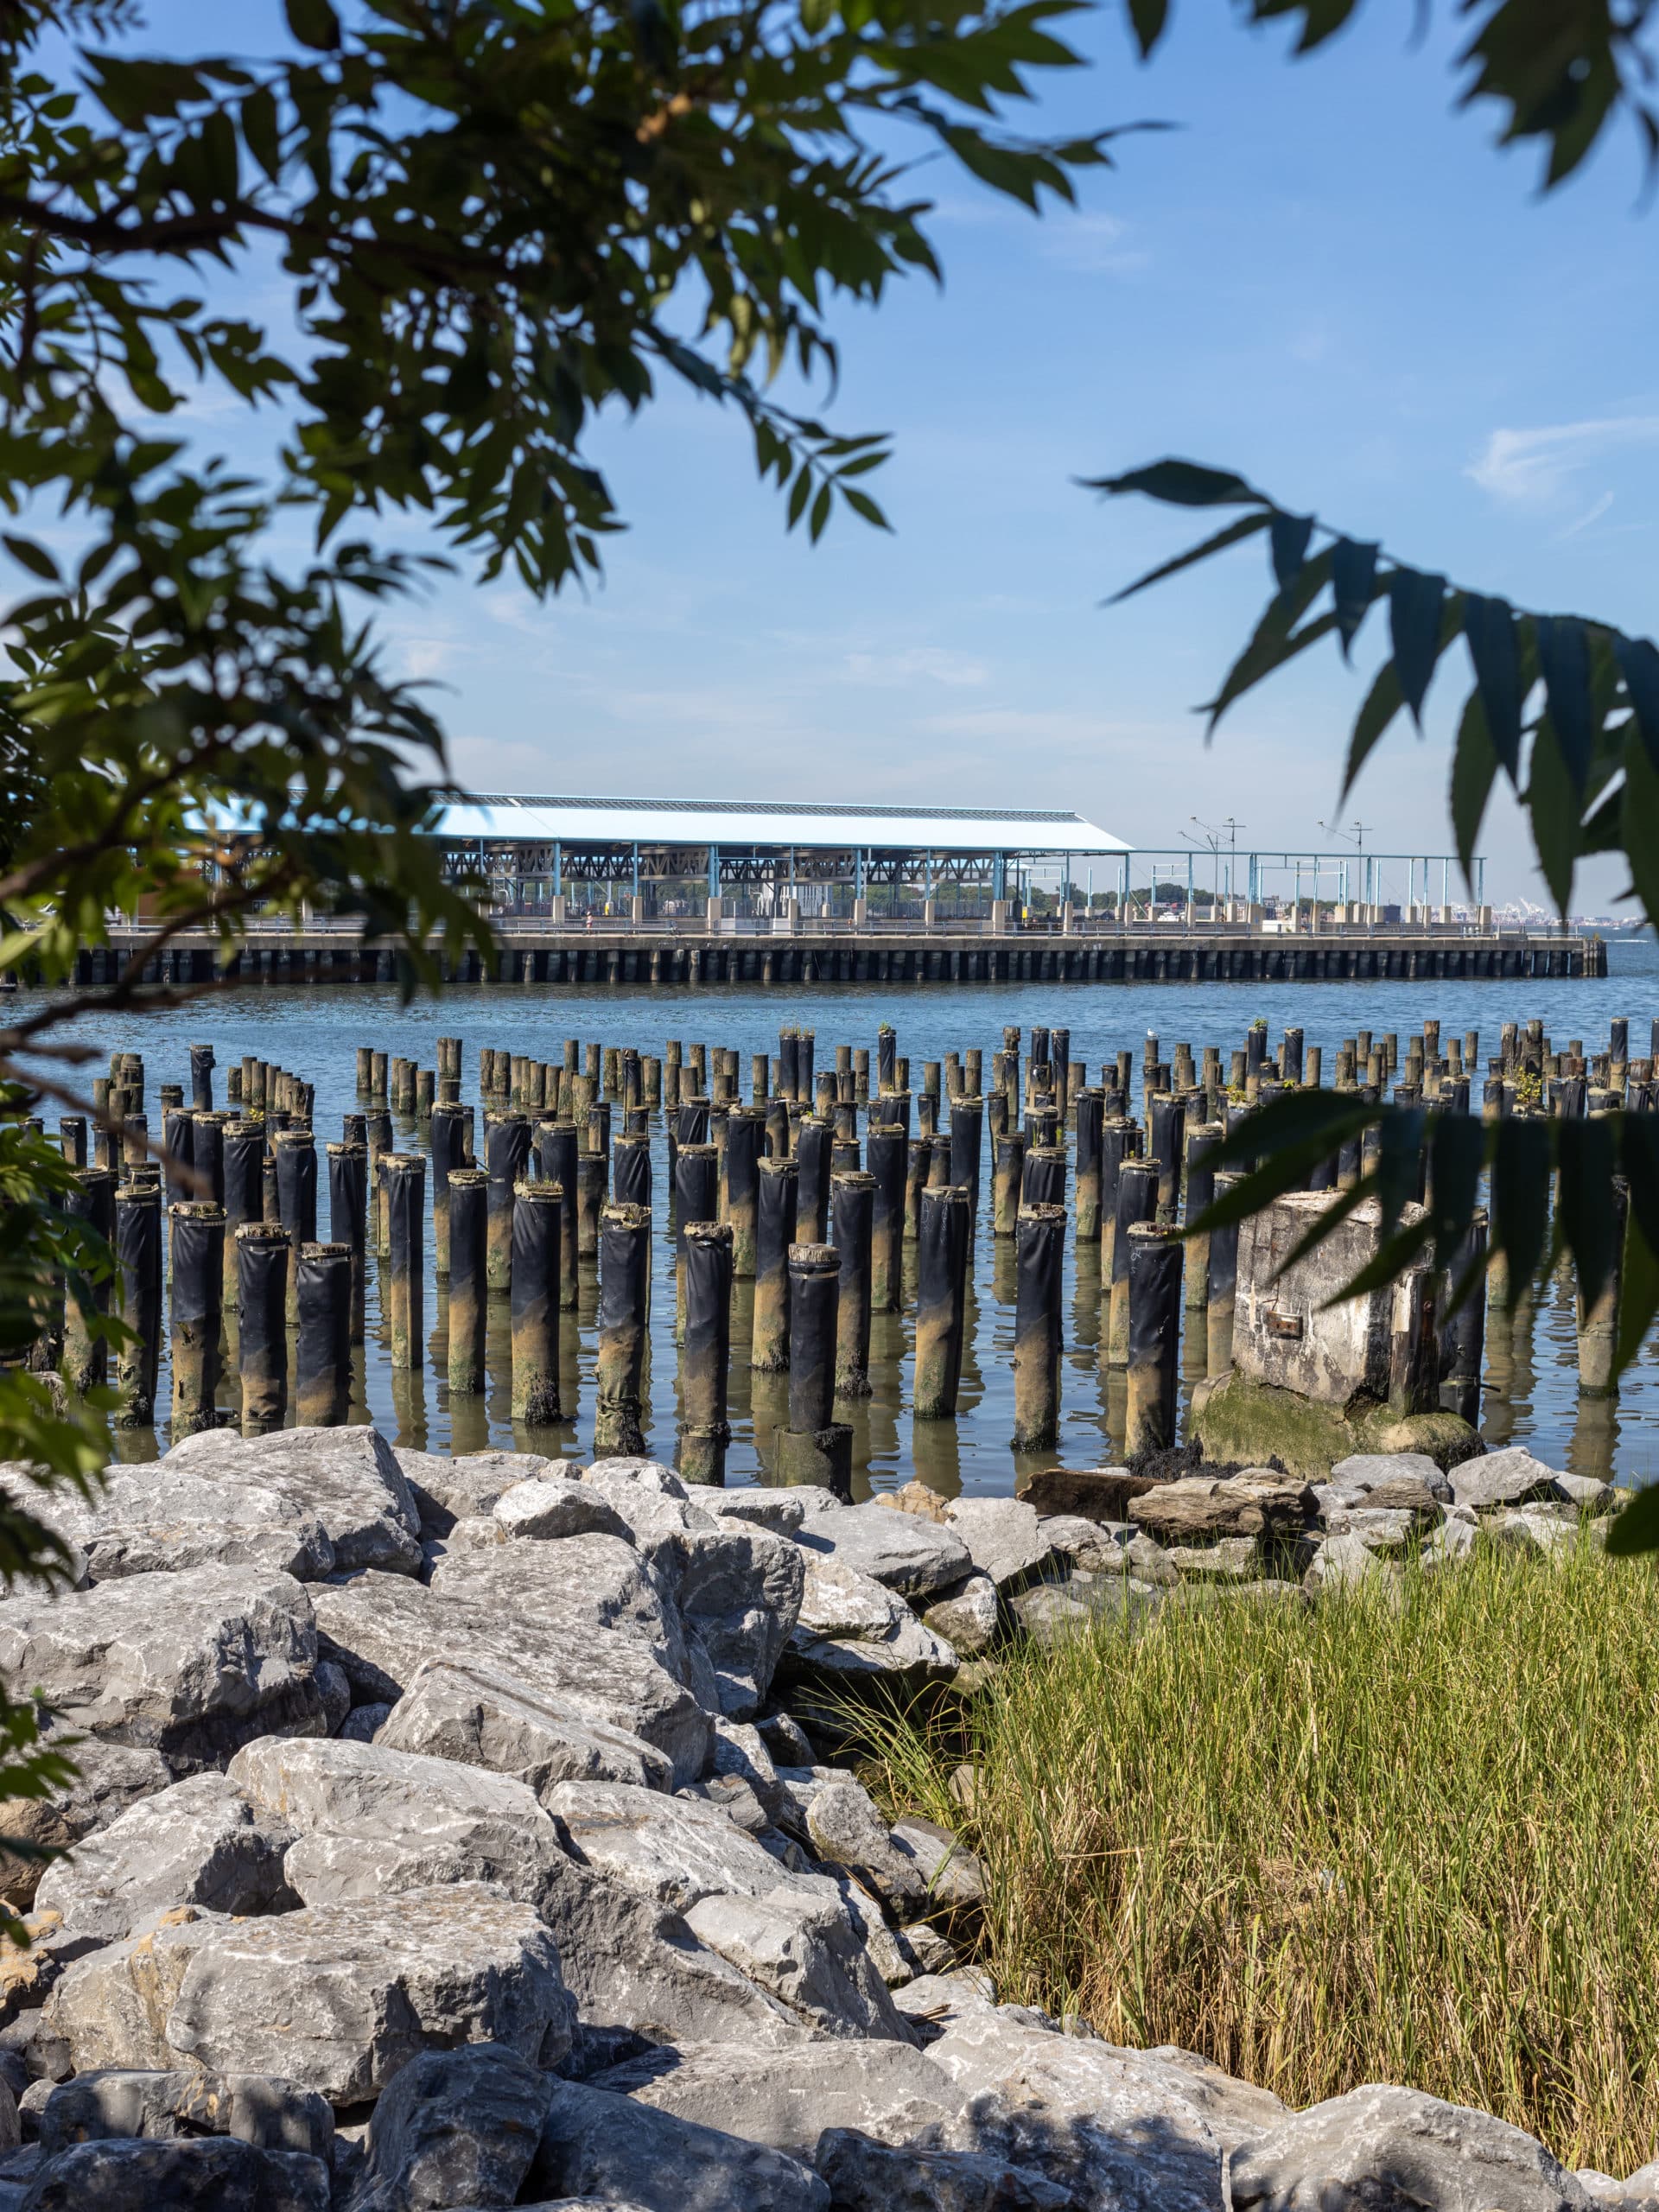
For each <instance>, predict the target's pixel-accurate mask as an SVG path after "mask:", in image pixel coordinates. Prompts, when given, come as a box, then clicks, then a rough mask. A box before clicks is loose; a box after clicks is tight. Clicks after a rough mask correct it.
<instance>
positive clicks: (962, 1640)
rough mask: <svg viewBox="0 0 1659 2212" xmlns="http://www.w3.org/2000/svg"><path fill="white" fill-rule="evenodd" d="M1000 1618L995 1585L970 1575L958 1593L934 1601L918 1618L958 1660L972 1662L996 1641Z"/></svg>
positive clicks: (951, 1592) (984, 1577)
mask: <svg viewBox="0 0 1659 2212" xmlns="http://www.w3.org/2000/svg"><path fill="white" fill-rule="evenodd" d="M1000 1618H1001V1615H1000V1611H999V1608H998V1605H997V1597H996V1585H995V1582H993V1581H992V1580H991V1578H990V1576H989V1575H988V1574H981V1573H973V1574H970V1575H969V1577H968V1580H966V1581H965V1582H964V1583H963V1586H962V1587H961V1588H960V1589H959V1590H952V1591H950V1592H947V1593H946V1595H945V1596H944V1597H943V1598H936V1599H934V1600H933V1603H932V1604H931V1605H929V1606H928V1607H927V1609H926V1610H925V1612H924V1613H923V1615H922V1625H923V1626H924V1627H925V1628H928V1629H931V1630H932V1632H933V1634H934V1635H935V1636H938V1637H943V1638H944V1641H945V1643H948V1644H949V1645H950V1649H952V1650H953V1651H954V1652H955V1653H956V1654H957V1656H958V1657H959V1658H963V1659H972V1658H974V1657H976V1656H977V1654H979V1653H980V1652H982V1651H988V1650H989V1649H990V1648H991V1646H992V1644H994V1643H995V1641H996V1630H997V1624H998V1621H999V1619H1000Z"/></svg>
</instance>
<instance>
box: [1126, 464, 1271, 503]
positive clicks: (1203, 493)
mask: <svg viewBox="0 0 1659 2212" xmlns="http://www.w3.org/2000/svg"><path fill="white" fill-rule="evenodd" d="M1087 488H1088V489H1089V490H1090V491H1091V492H1102V493H1108V494H1109V495H1111V496H1112V497H1114V498H1116V497H1118V496H1121V495H1122V493H1126V492H1142V493H1145V494H1146V496H1147V499H1161V500H1162V501H1163V503H1164V505H1166V507H1236V506H1239V505H1243V504H1244V503H1245V502H1247V501H1248V502H1249V504H1250V505H1252V506H1259V507H1266V506H1269V505H1271V504H1272V503H1271V501H1269V500H1267V499H1263V498H1262V494H1261V493H1259V492H1255V491H1252V490H1251V488H1250V486H1249V485H1248V484H1247V483H1246V482H1245V481H1244V479H1243V477H1242V476H1234V475H1232V474H1230V472H1229V471H1228V470H1226V469H1224V468H1204V467H1200V466H1199V465H1198V462H1197V461H1154V462H1153V464H1152V466H1151V467H1149V468H1134V469H1131V470H1130V471H1129V473H1128V475H1127V476H1096V477H1090V479H1089V480H1087Z"/></svg>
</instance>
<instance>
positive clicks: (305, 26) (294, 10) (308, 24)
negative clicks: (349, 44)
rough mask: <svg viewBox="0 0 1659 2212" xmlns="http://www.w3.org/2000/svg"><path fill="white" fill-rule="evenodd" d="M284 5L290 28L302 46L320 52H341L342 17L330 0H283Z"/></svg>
mask: <svg viewBox="0 0 1659 2212" xmlns="http://www.w3.org/2000/svg"><path fill="white" fill-rule="evenodd" d="M283 7H284V10H285V12H286V14H287V16H288V28H289V30H290V31H292V32H293V34H294V35H295V37H296V39H297V40H298V41H299V42H300V44H301V45H302V46H307V47H309V48H311V49H312V51H313V52H314V53H318V54H335V53H338V52H339V50H340V17H339V16H337V15H336V14H335V13H334V10H333V8H331V7H330V6H329V4H328V0H283Z"/></svg>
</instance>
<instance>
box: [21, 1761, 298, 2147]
mask: <svg viewBox="0 0 1659 2212" xmlns="http://www.w3.org/2000/svg"><path fill="white" fill-rule="evenodd" d="M269 1740H270V1741H271V1742H280V1741H281V1740H282V1739H281V1738H270V1739H269ZM293 1840H294V1832H293V1830H292V1829H291V1828H290V1827H288V1826H287V1825H286V1824H285V1823H284V1822H283V1821H282V1820H280V1819H262V1818H260V1816H259V1815H257V1813H256V1812H255V1811H254V1808H252V1807H251V1805H250V1804H249V1803H248V1802H247V1800H246V1798H245V1797H244V1796H243V1795H242V1793H241V1792H240V1790H238V1789H237V1788H236V1786H235V1784H234V1783H231V1782H228V1781H226V1778H225V1777H224V1776H223V1775H219V1774H198V1775H193V1776H191V1777H190V1778H189V1779H188V1781H185V1782H180V1783H175V1784H174V1785H173V1787H172V1788H171V1789H164V1790H162V1793H161V1794H160V1796H156V1797H146V1798H145V1799H143V1801H142V1802H140V1803H138V1804H137V1805H135V1806H133V1807H132V1808H131V1809H130V1811H129V1812H125V1813H123V1814H122V1815H121V1816H120V1818H119V1819H118V1820H116V1821H111V1824H110V1826H109V1827H106V1828H102V1829H100V1830H99V1833H98V1834H96V1835H92V1836H88V1837H87V1838H86V1840H84V1841H83V1842H82V1843H81V1844H80V1846H79V1848H78V1850H77V1851H76V1853H75V1855H74V1857H73V1859H65V1860H61V1861H60V1862H59V1863H58V1864H57V1865H56V1866H48V1869H47V1871H46V1872H45V1874H44V1875H43V1877H42V1878H41V1885H40V1889H39V1891H38V1892H37V1893H36V1897H35V1904H36V1908H37V1910H40V1911H41V1912H56V1913H60V1914H61V1915H62V1916H63V1922H64V1925H65V1926H66V1928H67V1929H69V1930H70V1931H71V1932H72V1933H73V1934H74V1935H76V1936H95V1937H97V1938H98V1939H99V1941H100V1942H106V1943H109V1942H118V1941H119V1940H120V1938H121V1937H122V1936H130V1935H131V1933H132V1932H133V1930H134V1929H136V1928H137V1927H138V1926H140V1925H141V1924H142V1923H143V1922H145V1921H148V1920H149V1919H151V1918H153V1916H155V1915H156V1913H159V1912H165V1911H167V1910H169V1909H170V1908H171V1907H172V1906H174V1905H180V1904H198V1905H205V1906H206V1907H207V1910H209V1911H212V1912H232V1913H246V1914H251V1913H260V1912H270V1911H271V1910H280V1908H281V1906H282V1905H283V1904H292V1903H293V1898H292V1897H291V1896H290V1895H289V1891H288V1888H287V1885H286V1883H285V1881H284V1879H283V1853H284V1852H285V1851H286V1850H287V1849H288V1847H289V1844H290V1843H291V1842H292V1841H293ZM139 2132H141V2131H139Z"/></svg>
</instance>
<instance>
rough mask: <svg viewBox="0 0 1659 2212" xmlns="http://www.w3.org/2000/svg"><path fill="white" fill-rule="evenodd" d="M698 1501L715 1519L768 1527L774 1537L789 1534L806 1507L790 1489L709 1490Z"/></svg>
mask: <svg viewBox="0 0 1659 2212" xmlns="http://www.w3.org/2000/svg"><path fill="white" fill-rule="evenodd" d="M698 1503H699V1504H700V1505H701V1506H702V1510H703V1511H704V1512H705V1513H712V1514H713V1515H714V1516H715V1519H716V1520H720V1521H753V1523H754V1524H755V1526H756V1528H758V1529H771V1531H772V1535H774V1536H792V1535H794V1534H795V1532H796V1530H797V1529H798V1528H799V1527H800V1525H801V1523H802V1522H803V1521H804V1520H805V1518H806V1508H805V1506H804V1503H802V1500H801V1498H800V1497H799V1496H798V1493H797V1492H796V1491H793V1490H784V1489H779V1490H768V1489H764V1488H763V1489H756V1490H710V1491H709V1493H708V1495H707V1497H702V1498H700V1499H699V1500H698Z"/></svg>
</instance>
